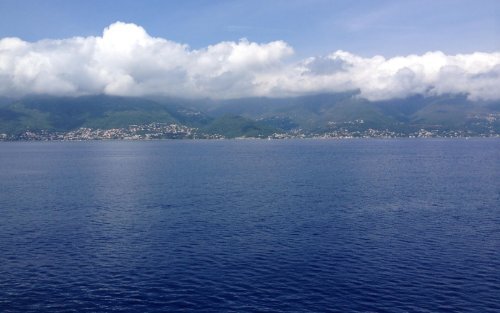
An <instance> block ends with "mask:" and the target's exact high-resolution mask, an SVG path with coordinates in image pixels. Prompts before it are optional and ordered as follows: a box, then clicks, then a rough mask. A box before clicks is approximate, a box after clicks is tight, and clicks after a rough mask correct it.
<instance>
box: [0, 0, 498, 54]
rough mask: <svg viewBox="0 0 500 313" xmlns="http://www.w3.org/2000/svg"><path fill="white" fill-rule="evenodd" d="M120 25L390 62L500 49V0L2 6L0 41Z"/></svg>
mask: <svg viewBox="0 0 500 313" xmlns="http://www.w3.org/2000/svg"><path fill="white" fill-rule="evenodd" d="M115 21H123V22H128V23H135V24H137V25H140V26H142V27H144V28H145V29H146V31H147V32H148V33H149V34H150V35H152V36H158V37H163V38H167V39H169V40H173V41H176V42H180V43H185V44H188V45H189V46H190V47H192V48H201V47H205V46H207V45H210V44H216V43H218V42H221V41H228V40H238V39H240V38H243V37H245V38H248V40H250V41H253V42H260V43H261V42H269V41H274V40H284V41H285V42H287V43H288V44H290V45H291V46H292V47H293V48H294V49H295V52H296V54H295V56H296V57H297V58H300V57H304V56H310V55H325V54H327V53H330V52H332V51H335V50H338V49H342V50H346V51H350V52H352V53H356V54H358V55H362V56H373V55H376V54H381V55H384V56H386V57H391V56H395V55H408V54H413V53H416V54H422V53H424V52H426V51H435V50H440V51H443V52H445V53H449V54H455V53H470V52H473V51H484V52H491V51H498V50H500V1H498V0H485V1H483V0H467V1H465V0H406V1H405V0H399V1H384V0H379V1H375V0H360V1H352V0H341V1H334V0H303V1H302V0H300V1H299V0H272V1H271V0H266V1H257V0H250V1H237V0H233V1H215V0H196V1H162V0H147V1H138V0H134V1H131V0H121V1H116V0H85V1H68V0H44V1H39V0H23V1H19V0H1V1H0V38H2V37H20V38H22V39H23V40H26V41H36V40H40V39H46V38H53V39H56V38H68V37H71V36H77V35H78V36H89V35H100V34H101V33H102V30H103V29H104V28H105V27H106V26H108V25H110V24H112V23H113V22H115Z"/></svg>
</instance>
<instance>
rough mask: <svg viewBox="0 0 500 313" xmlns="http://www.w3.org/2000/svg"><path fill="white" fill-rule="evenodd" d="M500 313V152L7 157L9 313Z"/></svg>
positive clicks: (239, 151)
mask: <svg viewBox="0 0 500 313" xmlns="http://www.w3.org/2000/svg"><path fill="white" fill-rule="evenodd" d="M181 310H187V311H200V312H226V311H231V312H325V311H333V312H439V311H447V312H500V140H498V139H490V140H486V139H475V140H456V139H455V140H416V139H415V140H409V139H406V140H343V141H334V140H290V141H258V140H256V141H155V142H124V141H123V142H120V141H117V142H54V143H1V144H0V311H1V312H57V311H64V312H98V311H101V312H102V311H107V312H110V311H117V312H165V311H181Z"/></svg>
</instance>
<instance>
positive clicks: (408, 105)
mask: <svg viewBox="0 0 500 313" xmlns="http://www.w3.org/2000/svg"><path fill="white" fill-rule="evenodd" d="M150 123H164V124H178V125H183V126H186V127H189V128H192V129H198V131H200V132H203V133H207V134H219V135H222V136H224V137H230V138H231V137H241V136H246V137H267V136H270V135H272V134H273V133H289V132H298V131H300V132H302V133H306V134H321V133H328V132H339V131H344V132H345V131H347V132H351V133H354V132H357V133H360V132H366V131H368V130H372V129H375V130H389V131H392V132H397V133H398V134H409V133H410V132H415V131H418V130H419V129H427V130H430V129H433V130H439V131H460V132H466V133H467V134H470V135H491V134H499V133H500V102H498V101H496V102H495V101H490V102H485V101H470V100H469V99H467V97H466V96H464V95H447V96H439V97H423V96H413V97H410V98H406V99H395V100H389V101H375V102H372V101H367V100H364V99H362V98H359V97H357V94H356V93H355V92H348V93H338V94H319V95H307V96H300V97H289V98H244V99H232V100H211V99H194V100H193V99H179V98H166V97H161V98H160V97H159V98H134V97H115V96H105V95H97V96H82V97H48V96H30V97H24V98H21V99H9V98H0V134H7V135H16V134H21V133H23V132H26V131H27V130H30V131H35V132H36V131H45V132H68V131H72V130H75V129H79V128H82V127H84V128H92V129H113V128H126V127H128V126H130V125H145V124H150Z"/></svg>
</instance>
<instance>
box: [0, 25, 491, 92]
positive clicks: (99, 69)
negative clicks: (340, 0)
mask: <svg viewBox="0 0 500 313" xmlns="http://www.w3.org/2000/svg"><path fill="white" fill-rule="evenodd" d="M291 55H293V49H292V47H290V46H289V45H288V44H287V43H285V42H283V41H274V42H270V43H265V44H258V43H254V42H249V41H248V40H246V39H242V40H240V41H239V42H221V43H218V44H215V45H212V46H208V47H206V48H203V49H199V50H193V49H190V48H189V47H188V46H187V45H183V44H179V43H176V42H172V41H169V40H166V39H163V38H155V37H151V36H150V35H148V34H147V32H146V31H145V30H144V29H143V28H142V27H140V26H137V25H135V24H126V23H121V22H117V23H114V24H112V25H110V26H109V27H107V28H106V29H105V30H104V32H103V35H102V36H100V37H74V38H68V39H62V40H41V41H37V42H33V43H30V42H25V41H22V40H21V39H18V38H3V39H1V40H0V95H5V96H21V95H25V94H33V93H35V94H52V95H83V94H100V93H104V94H110V95H125V96H142V95H172V96H181V97H213V98H237V97H248V96H271V97H272V96H286V95H298V94H305V93H315V92H339V91H347V90H359V91H360V96H362V97H364V98H367V99H370V100H381V99H390V98H400V97H406V96H409V95H414V94H422V95H440V94H447V93H464V94H468V95H469V97H470V98H472V99H488V100H492V99H496V100H498V99H500V88H499V86H500V53H480V52H477V53H473V54H459V55H445V54H444V53H442V52H439V51H436V52H428V53H426V54H424V55H409V56H401V57H395V58H390V59H386V58H384V57H382V56H374V57H371V58H363V57H360V56H357V55H354V54H351V53H348V52H344V51H337V52H334V53H332V54H330V55H328V56H323V57H311V58H307V59H305V60H302V61H300V62H291V61H290V59H289V58H288V57H289V56H291Z"/></svg>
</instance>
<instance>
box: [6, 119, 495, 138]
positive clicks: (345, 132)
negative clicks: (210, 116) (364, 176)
mask: <svg viewBox="0 0 500 313" xmlns="http://www.w3.org/2000/svg"><path fill="white" fill-rule="evenodd" d="M356 123H358V124H360V123H362V121H361V122H360V121H356V122H355V123H352V124H356ZM330 126H331V127H330V129H328V130H326V131H322V132H311V131H304V130H302V129H294V130H291V131H288V132H275V133H272V134H270V135H260V136H257V137H255V136H252V137H250V136H239V137H227V136H224V135H223V134H214V133H207V132H204V131H202V130H200V129H197V128H193V127H188V126H185V125H179V124H167V123H150V124H145V125H130V126H128V127H125V128H111V129H93V128H88V127H81V128H78V129H75V130H71V131H68V132H57V131H49V130H26V131H23V132H21V133H19V134H16V135H8V134H0V141H85V140H159V139H252V138H255V139H277V140H279V139H350V138H468V137H500V134H497V133H495V132H494V131H492V130H491V131H488V132H482V133H477V132H473V131H470V130H442V129H423V128H422V129H418V130H414V131H411V132H397V131H394V130H389V129H372V128H368V129H364V130H360V129H350V128H349V127H340V126H338V125H334V124H331V125H330ZM344 126H345V125H344Z"/></svg>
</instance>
